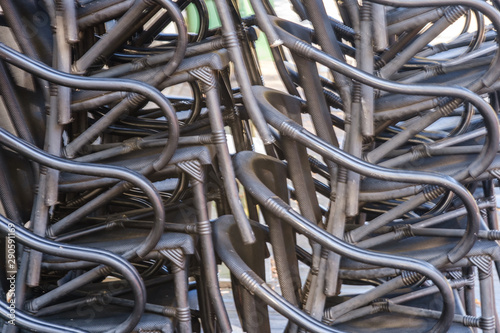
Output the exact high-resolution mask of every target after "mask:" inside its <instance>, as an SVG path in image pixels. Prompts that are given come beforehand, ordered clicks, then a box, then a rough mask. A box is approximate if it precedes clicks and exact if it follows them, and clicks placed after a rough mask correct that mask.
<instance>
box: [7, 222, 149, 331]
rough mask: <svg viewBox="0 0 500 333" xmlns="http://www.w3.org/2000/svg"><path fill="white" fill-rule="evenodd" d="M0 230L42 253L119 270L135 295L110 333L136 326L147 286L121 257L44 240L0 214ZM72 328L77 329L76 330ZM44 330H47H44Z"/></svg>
mask: <svg viewBox="0 0 500 333" xmlns="http://www.w3.org/2000/svg"><path fill="white" fill-rule="evenodd" d="M0 231H1V232H2V233H4V234H7V233H9V232H14V233H15V235H16V240H18V241H19V242H20V243H22V244H24V245H26V246H28V247H30V248H32V249H35V250H37V251H40V252H43V253H48V254H52V255H58V256H64V257H67V258H71V259H78V260H88V261H93V262H98V263H101V264H103V265H106V266H109V267H112V268H114V269H115V270H116V271H118V272H119V273H121V274H122V275H123V276H124V277H125V279H126V280H127V281H129V283H130V286H131V288H132V292H133V294H134V298H135V304H134V308H133V310H132V313H131V314H130V316H129V317H128V318H127V320H126V321H125V322H123V323H121V324H120V325H118V327H116V328H114V329H113V331H112V332H129V331H131V330H132V329H133V328H134V327H135V326H136V325H137V323H138V322H139V320H140V319H141V315H142V313H143V312H144V306H145V304H146V288H145V286H144V283H143V282H142V279H141V277H140V275H139V273H137V271H136V270H135V268H134V267H133V266H132V265H131V264H130V263H129V262H128V261H127V260H125V259H124V258H123V257H121V256H118V255H116V254H113V253H110V252H107V251H104V250H99V249H93V248H87V247H85V248H83V247H79V246H74V245H67V244H62V243H56V242H53V241H50V240H47V239H45V238H42V237H40V236H37V235H34V234H32V233H31V232H29V231H28V230H26V229H25V228H24V227H21V226H18V225H15V224H14V223H12V222H11V221H9V220H8V219H7V218H5V217H4V216H2V215H0ZM2 308H3V307H2ZM27 324H30V325H39V324H40V323H39V322H38V323H37V321H32V322H31V323H30V322H29V321H28V322H27ZM54 326H56V325H54ZM35 327H36V326H35ZM49 327H50V326H49ZM68 331H70V330H68ZM75 331H76V332H80V331H79V330H75ZM47 332H50V331H48V330H47ZM110 333H111V332H110Z"/></svg>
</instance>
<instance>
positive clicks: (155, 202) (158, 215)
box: [0, 128, 165, 259]
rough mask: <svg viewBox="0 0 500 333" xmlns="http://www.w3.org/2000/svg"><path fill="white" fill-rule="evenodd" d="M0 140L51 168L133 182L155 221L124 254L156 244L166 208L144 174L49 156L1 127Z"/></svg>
mask: <svg viewBox="0 0 500 333" xmlns="http://www.w3.org/2000/svg"><path fill="white" fill-rule="evenodd" d="M0 142H1V144H2V145H4V146H6V147H8V148H10V149H12V150H14V151H16V152H18V153H19V154H21V155H23V156H26V157H28V158H30V159H32V160H34V161H36V162H38V163H40V164H43V165H46V166H48V167H50V168H53V169H57V170H62V171H67V172H74V173H82V174H87V175H91V176H99V177H112V178H120V179H123V180H125V181H127V182H130V183H132V184H134V185H136V186H137V187H139V188H140V189H141V190H143V191H144V193H145V194H146V195H147V196H148V198H149V200H150V202H151V205H152V206H153V209H154V213H155V223H154V225H153V228H152V229H151V232H150V233H149V234H148V237H147V238H146V239H145V240H144V241H143V243H142V244H141V245H140V246H139V247H138V248H136V249H132V250H129V251H128V252H127V253H126V254H124V257H126V258H128V259H131V258H133V257H134V256H138V257H139V258H141V257H144V256H145V255H147V254H148V253H149V251H151V250H152V249H153V248H154V247H155V245H156V243H158V241H159V239H160V237H161V234H162V232H163V223H164V222H165V212H164V210H163V203H162V200H161V197H160V195H159V194H158V192H157V191H156V189H155V188H154V186H153V185H152V184H151V182H150V181H149V180H148V179H146V178H145V177H144V176H142V175H140V174H138V173H136V172H133V171H131V170H130V169H127V168H122V167H116V166H103V165H98V164H90V163H77V162H73V161H69V160H65V159H62V158H59V157H56V156H52V155H50V154H48V153H46V152H44V151H42V150H40V149H38V148H36V147H34V146H30V145H28V144H27V143H25V142H23V141H22V140H20V139H19V138H17V137H15V136H14V135H12V134H10V133H9V132H7V131H6V130H4V129H3V128H0Z"/></svg>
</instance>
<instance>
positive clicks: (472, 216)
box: [253, 87, 480, 262]
mask: <svg viewBox="0 0 500 333" xmlns="http://www.w3.org/2000/svg"><path fill="white" fill-rule="evenodd" d="M253 90H254V93H255V95H256V96H258V97H259V98H258V101H259V105H260V107H261V110H262V111H263V113H264V117H265V118H266V120H267V121H268V122H269V123H270V124H271V125H272V126H274V127H275V128H276V129H278V131H279V132H280V133H282V134H283V135H287V136H289V137H291V138H292V139H294V140H296V141H297V142H300V143H302V144H303V145H305V146H306V147H308V148H309V149H311V150H313V151H315V152H317V153H318V154H320V155H321V156H323V157H325V158H327V159H330V160H332V161H333V162H335V163H337V164H339V165H342V166H344V167H346V168H348V169H350V170H353V171H355V172H357V173H360V174H362V175H364V176H368V177H372V178H376V179H384V180H392V181H399V182H405V183H417V184H421V183H424V184H430V185H437V186H441V187H444V188H446V189H448V190H450V191H452V192H454V193H455V194H456V195H457V196H458V197H459V198H460V199H461V200H462V202H463V203H464V205H465V207H466V208H467V211H468V217H469V221H468V224H467V230H466V233H465V235H464V237H463V238H462V239H461V240H460V242H459V243H458V244H457V245H456V246H455V247H454V248H453V250H451V251H450V252H449V253H448V256H447V257H448V260H449V261H450V262H455V261H457V260H459V259H460V258H462V257H463V256H464V255H465V254H467V252H469V250H470V249H471V248H472V246H473V245H474V243H475V240H476V234H477V231H478V230H479V223H480V215H479V209H478V208H477V205H476V201H475V200H474V198H473V197H472V195H471V194H470V193H469V191H467V189H466V188H464V187H463V186H462V185H461V184H460V183H459V182H457V181H456V180H455V179H453V178H451V177H449V176H445V175H438V174H433V173H430V172H417V171H405V172H402V171H401V170H392V169H387V168H384V167H380V166H377V165H373V164H370V163H368V162H366V161H363V160H361V159H359V158H356V157H354V156H352V155H349V154H348V153H346V152H344V151H342V150H341V149H339V148H337V147H334V146H332V145H329V144H327V143H326V142H325V141H323V140H321V139H320V138H318V137H317V136H315V135H313V134H312V133H310V132H309V131H307V130H306V129H304V128H303V127H302V126H300V125H298V124H297V123H296V122H294V121H292V120H291V119H289V118H287V117H286V116H284V115H283V114H281V113H280V112H279V111H278V110H276V108H275V107H274V106H273V105H272V104H271V102H270V101H269V100H268V94H270V93H272V92H273V91H272V90H270V89H268V88H264V87H253ZM274 93H279V92H276V91H275V92H274ZM289 97H290V98H294V97H292V96H289Z"/></svg>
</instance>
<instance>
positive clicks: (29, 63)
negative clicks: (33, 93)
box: [0, 43, 179, 170]
mask: <svg viewBox="0 0 500 333" xmlns="http://www.w3.org/2000/svg"><path fill="white" fill-rule="evenodd" d="M0 58H2V59H3V60H5V61H6V62H8V63H10V64H12V65H14V66H16V67H19V68H21V69H23V70H25V71H27V72H29V73H31V74H33V75H36V76H39V77H41V78H43V79H45V80H47V81H50V82H54V83H56V84H59V85H63V86H68V87H72V88H78V89H93V90H105V91H129V92H135V93H138V94H141V95H143V96H145V97H147V98H148V99H150V100H151V101H153V102H154V103H156V105H158V107H159V108H160V109H161V110H162V111H163V112H164V114H165V117H166V118H167V119H168V136H169V142H168V143H167V145H166V146H165V148H164V149H163V152H162V154H161V156H160V157H159V158H158V160H156V161H155V162H154V163H153V164H152V165H151V168H153V169H154V170H160V169H161V168H162V167H164V166H165V165H166V164H167V163H168V161H169V160H170V158H171V157H172V155H173V154H174V152H175V149H176V148H177V142H178V140H179V124H178V122H177V115H176V113H175V110H174V109H173V107H172V105H171V104H170V102H169V101H168V99H166V98H165V97H164V96H163V95H162V94H161V92H159V91H158V90H157V89H155V88H153V87H151V86H149V85H147V84H146V83H143V82H140V81H133V80H125V79H123V80H122V79H120V80H118V79H108V78H102V79H93V78H88V77H80V76H76V75H71V74H67V73H63V72H60V71H57V70H55V69H53V68H50V67H48V66H46V65H44V64H42V63H40V62H38V61H35V60H32V59H30V58H29V57H26V56H25V55H23V54H21V53H19V52H17V51H15V50H13V49H11V48H10V47H8V46H6V45H5V44H3V43H0Z"/></svg>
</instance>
